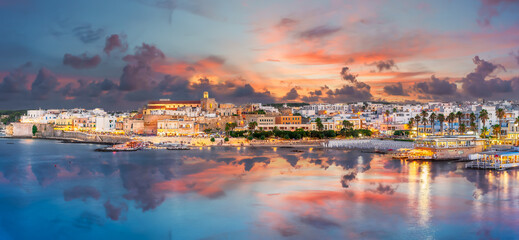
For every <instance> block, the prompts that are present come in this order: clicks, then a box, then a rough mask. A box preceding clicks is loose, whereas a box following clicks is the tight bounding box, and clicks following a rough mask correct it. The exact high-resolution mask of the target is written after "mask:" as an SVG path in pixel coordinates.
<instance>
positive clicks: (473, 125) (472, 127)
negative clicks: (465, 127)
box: [470, 122, 477, 132]
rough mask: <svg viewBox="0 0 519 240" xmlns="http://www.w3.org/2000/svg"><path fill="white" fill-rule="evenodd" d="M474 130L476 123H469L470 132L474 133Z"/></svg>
mask: <svg viewBox="0 0 519 240" xmlns="http://www.w3.org/2000/svg"><path fill="white" fill-rule="evenodd" d="M476 129H477V127H476V123H475V122H471V123H470V131H472V132H476Z"/></svg>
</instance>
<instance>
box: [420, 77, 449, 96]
mask: <svg viewBox="0 0 519 240" xmlns="http://www.w3.org/2000/svg"><path fill="white" fill-rule="evenodd" d="M414 89H415V90H416V91H417V92H419V93H423V94H428V95H452V94H455V93H456V91H457V89H458V87H457V86H456V84H455V83H451V82H449V79H448V78H444V79H443V80H441V79H439V78H437V77H435V76H434V75H432V76H431V81H428V82H417V83H415V84H414Z"/></svg>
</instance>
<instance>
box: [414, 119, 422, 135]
mask: <svg viewBox="0 0 519 240" xmlns="http://www.w3.org/2000/svg"><path fill="white" fill-rule="evenodd" d="M420 120H422V118H421V117H420V115H418V114H417V115H416V116H414V122H415V123H416V136H417V137H418V131H419V130H420Z"/></svg>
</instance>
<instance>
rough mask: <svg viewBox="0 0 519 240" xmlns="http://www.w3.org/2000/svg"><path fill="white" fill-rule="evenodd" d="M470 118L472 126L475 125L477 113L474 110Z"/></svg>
mask: <svg viewBox="0 0 519 240" xmlns="http://www.w3.org/2000/svg"><path fill="white" fill-rule="evenodd" d="M469 119H470V126H472V125H473V124H474V125H475V124H476V114H474V113H473V112H471V113H470V114H469ZM472 131H474V130H472Z"/></svg>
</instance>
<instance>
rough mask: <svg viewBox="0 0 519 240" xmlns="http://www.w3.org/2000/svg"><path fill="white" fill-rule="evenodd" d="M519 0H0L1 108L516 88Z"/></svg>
mask: <svg viewBox="0 0 519 240" xmlns="http://www.w3.org/2000/svg"><path fill="white" fill-rule="evenodd" d="M518 12H519V1H517V0H468V1H462V0H456V1H454V0H437V1H422V2H419V1H410V0H395V1H389V0H386V1H383V0H373V1H247V0H236V1H233V0H225V1H214V0H207V1H201V0H191V1H176V0H111V1H106V0H85V1H83V0H81V1H79V0H77V1H70V0H48V1H36V0H34V1H32V0H0V30H1V32H2V37H0V109H27V108H38V107H42V108H70V107H83V108H92V107H103V108H105V109H108V110H127V109H137V108H139V107H142V106H143V104H145V103H146V102H147V101H148V100H156V99H160V98H170V99H174V100H196V99H199V98H200V97H201V96H202V92H203V91H209V92H210V95H211V96H212V97H216V100H217V101H218V102H232V103H236V104H242V103H248V102H263V103H272V102H309V103H312V102H330V103H336V102H352V101H365V100H386V101H399V102H404V101H421V102H424V101H433V100H473V99H477V98H485V99H514V100H517V99H519V14H517V13H518Z"/></svg>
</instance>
